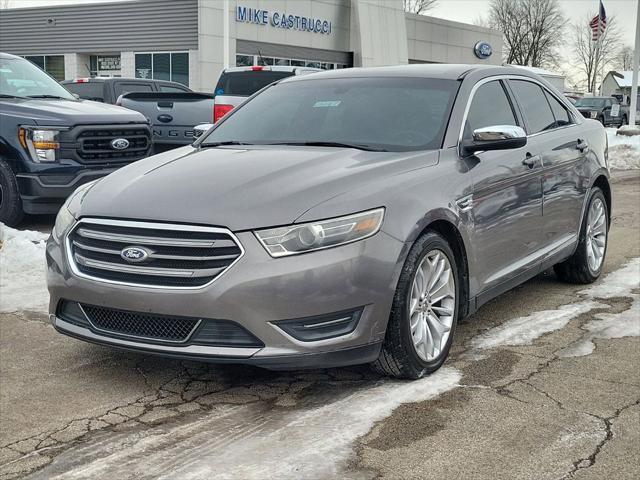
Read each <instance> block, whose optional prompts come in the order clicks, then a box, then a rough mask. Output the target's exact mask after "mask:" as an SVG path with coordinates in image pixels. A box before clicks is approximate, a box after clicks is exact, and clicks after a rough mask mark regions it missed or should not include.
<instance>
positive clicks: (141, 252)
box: [120, 247, 149, 263]
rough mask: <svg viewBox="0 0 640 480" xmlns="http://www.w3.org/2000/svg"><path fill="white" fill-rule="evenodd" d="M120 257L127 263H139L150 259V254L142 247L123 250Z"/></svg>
mask: <svg viewBox="0 0 640 480" xmlns="http://www.w3.org/2000/svg"><path fill="white" fill-rule="evenodd" d="M120 256H121V257H122V258H123V259H125V260H126V261H127V262H130V263H138V262H144V261H145V260H146V259H147V258H149V252H148V251H147V250H146V249H144V248H142V247H127V248H123V249H122V251H121V252H120Z"/></svg>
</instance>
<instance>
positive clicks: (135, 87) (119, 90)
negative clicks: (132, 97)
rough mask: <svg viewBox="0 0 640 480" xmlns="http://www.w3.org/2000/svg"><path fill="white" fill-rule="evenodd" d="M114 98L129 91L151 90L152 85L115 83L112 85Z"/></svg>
mask: <svg viewBox="0 0 640 480" xmlns="http://www.w3.org/2000/svg"><path fill="white" fill-rule="evenodd" d="M114 91H115V98H118V97H119V96H120V95H124V94H125V93H131V92H153V85H151V84H150V83H116V85H115V86H114Z"/></svg>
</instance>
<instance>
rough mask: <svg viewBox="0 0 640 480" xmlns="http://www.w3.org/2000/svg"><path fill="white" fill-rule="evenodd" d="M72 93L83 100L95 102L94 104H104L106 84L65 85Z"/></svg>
mask: <svg viewBox="0 0 640 480" xmlns="http://www.w3.org/2000/svg"><path fill="white" fill-rule="evenodd" d="M64 86H65V87H66V89H67V90H69V91H70V92H71V93H75V94H76V95H78V96H79V97H80V98H81V99H83V100H93V101H94V102H104V93H103V92H104V88H103V86H104V83H102V82H88V83H65V85H64Z"/></svg>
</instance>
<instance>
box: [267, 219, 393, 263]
mask: <svg viewBox="0 0 640 480" xmlns="http://www.w3.org/2000/svg"><path fill="white" fill-rule="evenodd" d="M383 217H384V208H377V209H375V210H369V211H367V212H362V213H356V214H354V215H348V216H346V217H338V218H332V219H330V220H321V221H318V222H311V223H301V224H299V225H290V226H288V227H279V228H272V229H268V230H260V231H257V232H255V234H256V237H258V240H260V243H262V245H263V246H264V248H265V249H266V250H267V252H269V255H271V256H272V257H284V256H286V255H295V254H296V253H303V252H311V251H313V250H321V249H323V248H328V247H335V246H337V245H344V244H345V243H351V242H355V241H357V240H362V239H365V238H367V237H370V236H372V235H375V234H376V233H377V232H378V230H380V226H381V225H382V219H383Z"/></svg>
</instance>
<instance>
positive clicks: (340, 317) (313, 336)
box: [273, 307, 363, 342]
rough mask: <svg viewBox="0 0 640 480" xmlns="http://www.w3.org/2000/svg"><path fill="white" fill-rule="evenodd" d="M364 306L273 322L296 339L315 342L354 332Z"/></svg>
mask: <svg viewBox="0 0 640 480" xmlns="http://www.w3.org/2000/svg"><path fill="white" fill-rule="evenodd" d="M362 310H363V308H362V307H361V308H358V309H356V310H344V311H341V312H336V313H331V314H328V315H318V316H314V317H305V318H297V319H294V320H280V321H277V322H273V324H274V325H276V326H278V328H280V329H282V330H284V331H285V332H286V333H288V334H289V335H291V336H292V337H293V338H295V339H296V340H300V341H302V342H315V341H318V340H325V339H327V338H334V337H340V336H342V335H348V334H349V333H351V332H353V331H354V330H355V329H356V327H357V326H358V321H359V320H360V317H361V316H362Z"/></svg>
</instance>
